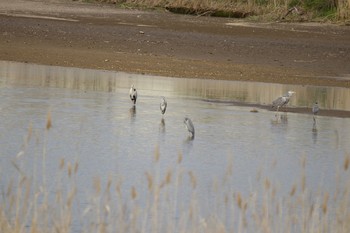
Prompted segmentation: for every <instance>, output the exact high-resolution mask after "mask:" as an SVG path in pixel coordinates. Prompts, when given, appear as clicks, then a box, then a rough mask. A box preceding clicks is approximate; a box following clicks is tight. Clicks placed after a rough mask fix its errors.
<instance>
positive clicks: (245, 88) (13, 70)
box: [0, 61, 350, 111]
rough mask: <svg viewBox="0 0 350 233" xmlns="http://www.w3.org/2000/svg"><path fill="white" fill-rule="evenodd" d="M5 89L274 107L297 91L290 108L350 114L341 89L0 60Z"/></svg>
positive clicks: (349, 98) (347, 93) (348, 93)
mask: <svg viewBox="0 0 350 233" xmlns="http://www.w3.org/2000/svg"><path fill="white" fill-rule="evenodd" d="M0 77H1V83H0V85H1V86H2V87H4V86H8V87H9V86H13V85H24V86H42V87H62V88H71V89H79V90H84V91H87V90H94V91H105V92H115V91H116V89H117V88H123V89H125V90H127V89H129V88H130V86H131V84H135V86H137V87H138V88H139V90H142V92H143V94H144V95H149V94H150V93H158V94H159V96H162V95H163V93H164V92H166V93H167V95H168V96H180V97H181V96H187V97H195V98H197V97H199V98H202V99H217V100H223V101H235V102H244V103H254V104H259V105H271V103H272V101H273V100H274V99H275V98H276V96H281V95H282V94H284V93H286V92H287V91H288V90H294V91H295V92H296V95H295V96H293V98H292V99H291V101H290V103H289V105H291V106H294V107H309V108H311V107H312V104H313V103H314V101H315V100H317V101H318V103H319V105H320V107H322V108H323V109H333V110H347V111H350V90H349V89H347V88H340V87H314V86H298V85H282V84H269V83H254V82H233V81H217V80H200V79H180V78H165V77H155V76H148V75H137V74H128V73H123V72H113V71H103V70H91V69H79V68H63V67H57V66H44V65H35V64H27V63H17V62H8V61H0Z"/></svg>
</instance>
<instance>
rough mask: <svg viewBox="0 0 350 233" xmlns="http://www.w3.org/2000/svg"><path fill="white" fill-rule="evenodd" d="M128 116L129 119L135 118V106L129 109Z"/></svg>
mask: <svg viewBox="0 0 350 233" xmlns="http://www.w3.org/2000/svg"><path fill="white" fill-rule="evenodd" d="M129 114H130V118H135V116H136V106H135V105H133V106H132V107H131V108H130V109H129Z"/></svg>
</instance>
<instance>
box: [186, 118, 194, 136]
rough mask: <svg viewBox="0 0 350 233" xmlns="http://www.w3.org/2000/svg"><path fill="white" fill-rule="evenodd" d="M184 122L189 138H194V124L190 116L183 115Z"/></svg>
mask: <svg viewBox="0 0 350 233" xmlns="http://www.w3.org/2000/svg"><path fill="white" fill-rule="evenodd" d="M184 124H185V127H186V129H187V130H188V132H189V133H190V134H191V138H194V126H193V123H192V121H191V119H190V118H188V117H185V119H184Z"/></svg>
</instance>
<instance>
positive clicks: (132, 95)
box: [129, 84, 137, 104]
mask: <svg viewBox="0 0 350 233" xmlns="http://www.w3.org/2000/svg"><path fill="white" fill-rule="evenodd" d="M129 96H130V99H131V101H132V102H133V103H134V104H136V99H137V91H136V88H135V87H134V84H132V85H131V88H130V91H129Z"/></svg>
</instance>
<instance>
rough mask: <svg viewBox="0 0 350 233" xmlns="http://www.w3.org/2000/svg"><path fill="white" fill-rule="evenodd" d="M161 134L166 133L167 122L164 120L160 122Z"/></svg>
mask: <svg viewBox="0 0 350 233" xmlns="http://www.w3.org/2000/svg"><path fill="white" fill-rule="evenodd" d="M159 132H161V133H165V120H164V118H162V119H161V120H160V124H159Z"/></svg>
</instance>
